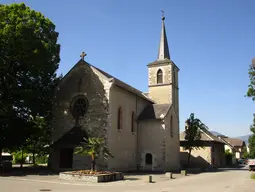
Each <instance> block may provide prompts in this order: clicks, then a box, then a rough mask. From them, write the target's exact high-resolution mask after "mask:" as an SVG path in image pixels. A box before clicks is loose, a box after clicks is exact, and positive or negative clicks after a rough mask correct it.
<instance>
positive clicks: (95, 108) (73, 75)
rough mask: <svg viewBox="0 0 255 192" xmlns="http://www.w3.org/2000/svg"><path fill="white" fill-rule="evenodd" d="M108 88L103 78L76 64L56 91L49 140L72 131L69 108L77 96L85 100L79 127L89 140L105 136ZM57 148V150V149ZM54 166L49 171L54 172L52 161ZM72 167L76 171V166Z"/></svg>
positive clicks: (106, 81) (107, 114)
mask: <svg viewBox="0 0 255 192" xmlns="http://www.w3.org/2000/svg"><path fill="white" fill-rule="evenodd" d="M110 85H111V83H110V82H109V81H108V79H107V78H105V77H104V76H102V75H101V73H99V72H98V71H97V70H96V69H94V68H93V67H91V66H90V65H88V64H87V63H85V62H84V61H80V62H79V63H78V64H76V66H75V67H74V68H73V69H71V71H70V72H69V73H68V74H67V75H66V76H65V77H64V78H63V80H62V81H61V83H60V84H59V86H58V88H57V90H56V97H55V106H54V108H53V131H52V140H53V141H56V140H57V139H59V138H60V137H61V136H63V134H64V133H66V132H67V131H69V130H70V129H72V128H73V127H74V125H75V120H74V118H73V116H72V114H71V111H70V106H71V103H72V101H73V99H74V97H76V96H77V95H83V96H85V97H86V98H87V99H88V111H87V113H86V114H85V116H84V117H83V118H82V119H80V121H79V124H80V125H81V126H82V128H83V129H84V130H86V132H87V133H88V135H89V136H96V137H98V136H99V137H101V136H103V137H105V136H107V130H108V127H109V89H110ZM106 140H107V138H106ZM59 147H60V148H61V146H59ZM73 147H74V146H73ZM56 150H57V149H55V151H56ZM56 155H57V154H55V156H56ZM54 158H57V157H54ZM51 159H52V158H51ZM52 161H54V159H52ZM54 162H55V166H54V165H53V167H55V168H56V166H57V165H56V160H55V161H54ZM75 162H77V161H75ZM78 164H79V163H78ZM74 167H76V168H78V167H77V166H76V165H74Z"/></svg>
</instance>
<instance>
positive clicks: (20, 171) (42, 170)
mask: <svg viewBox="0 0 255 192" xmlns="http://www.w3.org/2000/svg"><path fill="white" fill-rule="evenodd" d="M58 174H59V173H58V172H54V171H51V170H49V169H48V168H47V167H43V166H38V167H22V168H20V167H13V168H12V169H11V171H9V172H6V173H0V177H11V176H15V177H24V176H28V175H38V176H47V175H58Z"/></svg>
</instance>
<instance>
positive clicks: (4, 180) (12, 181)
mask: <svg viewBox="0 0 255 192" xmlns="http://www.w3.org/2000/svg"><path fill="white" fill-rule="evenodd" d="M250 174H251V173H250V172H249V171H247V170H244V169H240V170H225V171H222V172H214V173H203V174H199V175H192V176H187V177H183V178H177V179H172V180H167V179H161V180H160V178H159V177H155V180H156V182H155V183H147V182H145V180H143V179H141V180H131V178H130V180H127V181H122V182H112V183H105V184H84V183H80V182H76V183H70V182H66V181H59V180H58V179H57V177H53V176H26V177H0V189H1V190H0V191H1V192H36V191H40V189H50V190H51V191H52V192H83V191H91V192H101V191H102V192H107V191H111V192H115V191H116V192H119V191H121V192H127V191H128V192H138V191H139V192H142V191H146V192H148V191H151V192H154V191H155V192H171V191H180V192H186V191H187V192H204V191H205V192H215V191H220V192H254V191H255V188H254V186H255V181H253V180H251V179H250V178H249V177H250Z"/></svg>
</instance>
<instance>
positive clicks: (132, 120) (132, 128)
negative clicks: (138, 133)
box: [131, 111, 135, 133]
mask: <svg viewBox="0 0 255 192" xmlns="http://www.w3.org/2000/svg"><path fill="white" fill-rule="evenodd" d="M131 132H132V133H134V132H135V112H134V111H133V112H132V116H131Z"/></svg>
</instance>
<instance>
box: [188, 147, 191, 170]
mask: <svg viewBox="0 0 255 192" xmlns="http://www.w3.org/2000/svg"><path fill="white" fill-rule="evenodd" d="M191 150H192V149H189V156H188V164H187V166H188V168H189V161H190V157H191Z"/></svg>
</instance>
